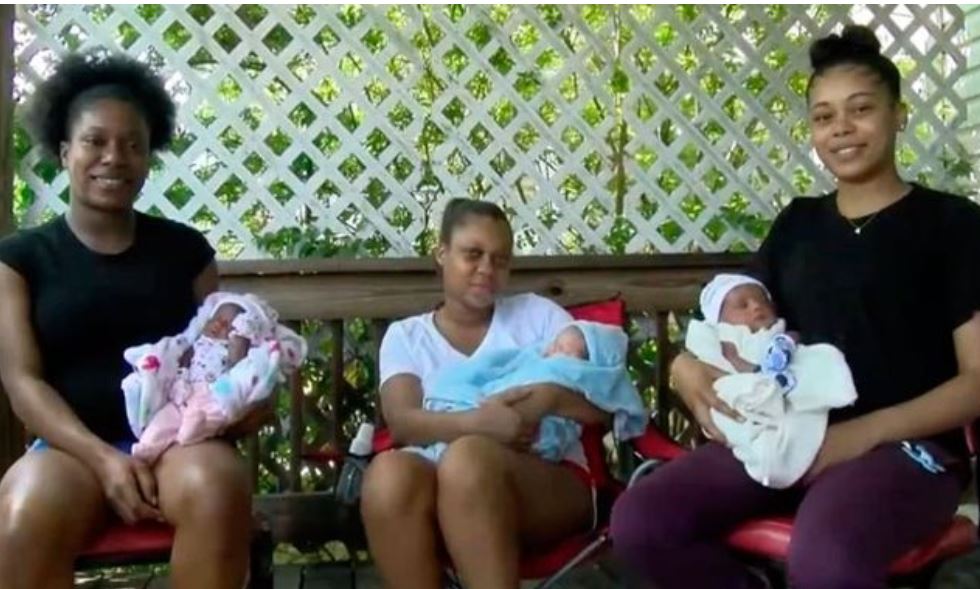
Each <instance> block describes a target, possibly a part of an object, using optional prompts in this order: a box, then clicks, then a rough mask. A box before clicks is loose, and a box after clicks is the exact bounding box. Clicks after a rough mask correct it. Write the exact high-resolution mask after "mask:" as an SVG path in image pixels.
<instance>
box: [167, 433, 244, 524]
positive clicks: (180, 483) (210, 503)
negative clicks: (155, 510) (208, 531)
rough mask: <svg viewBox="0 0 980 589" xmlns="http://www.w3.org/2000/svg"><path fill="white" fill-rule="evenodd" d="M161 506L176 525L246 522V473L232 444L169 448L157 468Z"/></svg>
mask: <svg viewBox="0 0 980 589" xmlns="http://www.w3.org/2000/svg"><path fill="white" fill-rule="evenodd" d="M156 475H157V484H158V486H159V495H160V502H161V508H162V509H163V512H164V515H165V516H166V517H167V518H168V519H170V520H171V521H172V522H173V523H174V525H175V526H177V527H178V528H179V527H180V526H182V525H187V524H192V525H193V524H200V523H204V522H208V526H207V527H210V528H212V529H215V530H216V531H217V530H220V529H222V528H220V527H216V526H215V523H219V522H221V523H225V524H228V525H227V526H225V527H228V526H231V527H236V528H237V527H241V525H242V522H249V521H250V520H249V517H250V515H251V499H252V493H251V488H250V482H249V477H248V472H247V469H246V467H245V464H244V462H243V461H242V459H241V457H240V456H239V455H238V453H237V452H236V451H235V449H234V448H233V447H231V446H230V445H228V444H226V443H224V442H218V441H212V442H205V443H203V444H197V445H194V446H187V447H174V448H172V449H170V450H168V451H167V452H166V453H165V454H164V456H163V458H162V459H161V462H160V464H159V465H158V466H157V469H156Z"/></svg>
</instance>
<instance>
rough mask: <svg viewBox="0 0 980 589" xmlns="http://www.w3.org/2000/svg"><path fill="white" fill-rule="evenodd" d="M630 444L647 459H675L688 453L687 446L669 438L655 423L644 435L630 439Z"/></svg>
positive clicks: (648, 427)
mask: <svg viewBox="0 0 980 589" xmlns="http://www.w3.org/2000/svg"><path fill="white" fill-rule="evenodd" d="M630 444H632V445H633V449H634V450H635V451H636V452H637V453H638V454H639V455H640V456H642V457H643V458H644V459H646V460H663V461H667V460H673V459H675V458H677V457H679V456H681V455H683V454H686V453H687V448H684V447H683V446H681V445H680V444H678V443H677V442H675V441H674V440H671V439H670V438H668V437H667V436H666V435H664V434H663V432H661V431H660V430H659V429H657V428H656V426H654V425H653V424H651V425H649V426H647V431H645V432H643V435H642V436H640V437H638V438H633V439H632V440H630Z"/></svg>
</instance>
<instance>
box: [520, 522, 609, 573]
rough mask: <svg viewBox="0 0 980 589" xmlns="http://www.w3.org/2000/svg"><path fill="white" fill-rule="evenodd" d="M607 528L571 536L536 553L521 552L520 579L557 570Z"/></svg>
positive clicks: (603, 533)
mask: <svg viewBox="0 0 980 589" xmlns="http://www.w3.org/2000/svg"><path fill="white" fill-rule="evenodd" d="M607 533H608V532H607V529H605V528H604V529H602V530H600V531H599V533H598V534H597V533H595V532H590V533H587V534H578V535H577V536H572V537H571V538H568V539H566V540H563V541H562V542H561V543H559V544H558V545H556V546H555V547H553V548H551V549H550V550H545V551H541V552H539V553H536V554H528V553H524V554H521V564H520V572H521V578H522V579H543V578H544V577H550V576H551V575H553V574H555V573H556V572H558V570H559V569H561V568H562V567H563V566H565V565H566V564H568V562H569V561H571V560H572V559H573V558H575V557H576V556H578V555H579V553H581V552H582V551H583V550H585V549H586V548H587V547H588V546H589V544H592V543H593V542H595V541H596V540H597V539H598V538H600V537H604V535H605V534H607Z"/></svg>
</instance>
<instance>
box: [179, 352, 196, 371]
mask: <svg viewBox="0 0 980 589" xmlns="http://www.w3.org/2000/svg"><path fill="white" fill-rule="evenodd" d="M192 360H194V348H187V350H185V351H184V353H183V354H181V355H180V358H179V359H178V360H177V364H178V365H179V366H180V367H181V368H189V367H190V365H191V361H192Z"/></svg>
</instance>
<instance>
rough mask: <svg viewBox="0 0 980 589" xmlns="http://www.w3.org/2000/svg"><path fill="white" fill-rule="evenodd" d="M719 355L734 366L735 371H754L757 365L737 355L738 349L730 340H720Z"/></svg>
mask: <svg viewBox="0 0 980 589" xmlns="http://www.w3.org/2000/svg"><path fill="white" fill-rule="evenodd" d="M721 355H722V356H724V357H725V360H728V362H729V363H730V364H731V365H732V367H733V368H735V371H736V372H755V371H756V370H758V369H759V367H758V366H756V365H755V364H752V363H751V362H749V361H747V360H744V359H743V358H742V357H741V356H739V355H738V350H737V349H736V348H735V344H733V343H732V342H721Z"/></svg>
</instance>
